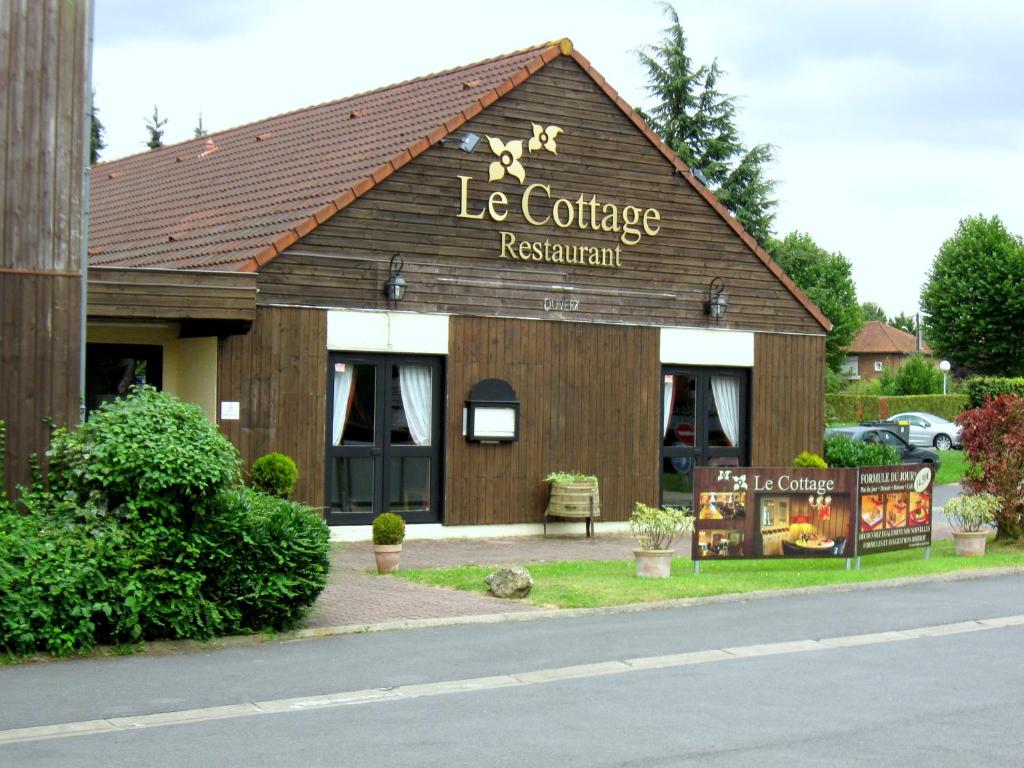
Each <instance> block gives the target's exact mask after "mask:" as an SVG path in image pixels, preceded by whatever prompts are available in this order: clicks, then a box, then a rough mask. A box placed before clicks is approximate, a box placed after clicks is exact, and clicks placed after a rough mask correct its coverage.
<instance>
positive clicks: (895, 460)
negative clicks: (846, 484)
mask: <svg viewBox="0 0 1024 768" xmlns="http://www.w3.org/2000/svg"><path fill="white" fill-rule="evenodd" d="M901 460H902V457H901V456H900V454H899V452H898V451H897V450H896V449H895V448H890V447H889V446H888V445H882V444H881V443H864V442H861V441H860V440H851V439H850V438H848V437H845V436H842V435H837V436H835V437H826V438H825V462H826V463H827V464H828V465H829V466H830V467H876V466H884V465H890V464H899V463H900V461H901Z"/></svg>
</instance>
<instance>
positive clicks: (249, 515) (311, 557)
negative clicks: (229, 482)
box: [200, 487, 329, 632]
mask: <svg viewBox="0 0 1024 768" xmlns="http://www.w3.org/2000/svg"><path fill="white" fill-rule="evenodd" d="M200 533H201V535H203V536H204V537H205V538H207V539H208V540H209V542H210V545H211V546H210V556H209V557H207V559H206V560H204V562H203V564H202V571H203V573H204V575H205V577H206V584H207V587H206V591H207V592H208V594H210V595H211V597H212V598H213V600H214V602H215V603H216V604H217V605H218V606H221V607H222V610H223V611H224V612H225V615H226V625H227V629H228V631H231V632H239V631H242V630H250V631H260V630H266V629H274V630H281V629H287V628H288V627H291V626H293V625H294V624H295V623H296V622H297V621H298V620H299V619H301V618H302V616H303V615H304V614H305V612H306V611H307V609H308V608H309V607H310V606H311V605H312V604H313V602H314V601H315V600H316V598H317V595H319V594H320V592H321V591H322V590H323V588H324V586H325V585H326V583H327V574H328V568H329V561H328V555H329V541H328V538H329V532H328V529H327V524H326V523H325V522H324V519H323V517H322V516H321V515H318V514H317V513H316V512H314V511H313V510H311V509H310V508H309V507H306V506H303V505H302V504H298V503H296V502H293V501H286V500H285V499H280V498H278V497H276V496H270V495H268V494H265V493H262V492H260V491H255V490H253V489H251V488H245V487H238V488H233V489H231V490H228V491H224V492H222V493H221V494H219V495H218V497H217V499H216V501H215V502H214V504H213V508H212V510H211V514H210V515H209V516H207V517H206V518H204V528H203V530H202V531H201V532H200Z"/></svg>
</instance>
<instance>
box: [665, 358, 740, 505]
mask: <svg viewBox="0 0 1024 768" xmlns="http://www.w3.org/2000/svg"><path fill="white" fill-rule="evenodd" d="M679 374H685V375H689V376H693V377H694V379H695V380H696V396H697V397H696V403H695V404H694V409H695V412H694V419H693V421H694V424H693V445H692V446H670V445H665V432H664V430H662V433H661V437H660V439H659V441H658V442H659V444H660V449H659V461H658V503H659V504H664V503H665V499H664V495H665V490H664V482H663V481H662V477H661V476H662V473H663V472H664V471H665V460H666V459H672V458H677V457H680V456H688V457H690V458H692V459H693V465H694V467H704V466H707V465H708V461H709V460H711V459H715V458H721V457H725V456H735V457H736V459H737V462H738V464H739V466H741V467H743V466H747V465H748V464H749V463H750V431H751V423H750V414H751V407H750V369H749V368H725V367H718V366H715V367H711V366H700V365H677V364H666V363H663V364H662V366H661V376H660V377H659V379H658V381H659V382H662V383H663V382H664V381H665V376H669V375H671V376H677V375H679ZM716 375H728V376H738V377H739V380H740V439H739V443H740V444H739V447H738V448H737V447H729V448H726V447H722V446H711V445H708V429H707V426H708V420H709V412H710V404H709V402H708V400H709V398H708V389H709V386H708V385H709V384H710V382H711V377H712V376H716ZM662 386H663V384H662ZM660 400H661V409H660V412H661V421H660V422H659V423H660V424H664V423H665V399H664V397H660Z"/></svg>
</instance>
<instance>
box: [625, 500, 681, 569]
mask: <svg viewBox="0 0 1024 768" xmlns="http://www.w3.org/2000/svg"><path fill="white" fill-rule="evenodd" d="M629 530H630V533H632V534H633V537H634V538H635V539H636V541H637V545H638V548H637V549H634V550H633V556H634V557H635V558H636V575H637V576H641V577H643V578H647V579H667V578H668V577H669V576H671V575H672V555H674V554H675V550H673V549H672V541H673V539H675V537H676V536H679V535H680V534H683V533H688V532H692V531H693V514H692V512H691V510H690V509H689V508H688V507H660V508H659V507H649V506H647V505H646V504H642V503H641V502H639V501H638V502H637V503H636V506H635V507H634V508H633V514H632V515H631V516H630V518H629Z"/></svg>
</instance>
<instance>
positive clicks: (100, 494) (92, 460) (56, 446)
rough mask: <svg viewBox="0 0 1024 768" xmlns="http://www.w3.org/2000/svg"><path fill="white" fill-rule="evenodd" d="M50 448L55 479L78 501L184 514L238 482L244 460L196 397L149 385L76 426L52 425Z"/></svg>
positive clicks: (103, 505)
mask: <svg viewBox="0 0 1024 768" xmlns="http://www.w3.org/2000/svg"><path fill="white" fill-rule="evenodd" d="M47 456H49V458H50V465H51V468H52V471H53V473H54V479H53V482H54V483H55V484H56V485H58V486H59V487H60V488H61V489H62V490H64V491H68V492H71V493H74V494H75V496H76V498H77V499H78V500H79V501H80V502H84V501H86V500H87V499H93V500H94V501H96V502H97V503H98V504H99V505H100V506H101V507H105V508H107V509H114V508H120V507H125V506H127V507H130V508H132V509H136V510H139V511H141V512H144V513H152V514H162V515H168V516H170V517H172V518H176V517H181V518H183V519H186V520H188V519H191V517H192V516H193V515H194V514H195V513H196V512H197V511H198V510H197V506H201V504H202V502H203V501H204V500H207V499H209V498H212V497H213V495H215V494H216V493H217V491H218V490H220V489H221V488H224V487H226V486H228V485H231V484H233V483H235V482H236V481H237V480H238V477H239V467H240V466H241V460H240V459H239V457H238V451H237V450H236V449H235V447H234V446H233V445H232V444H231V443H230V441H228V439H227V438H226V437H224V435H222V434H221V433H220V432H219V431H218V429H217V425H216V424H211V423H210V422H209V421H208V420H207V419H206V416H205V415H204V414H203V411H202V409H201V408H200V407H199V406H198V405H194V404H193V403H185V402H182V401H181V400H178V399H177V398H176V397H174V396H173V395H168V394H167V393H164V392H158V391H157V390H155V389H153V388H152V387H139V388H136V389H134V390H133V392H132V395H131V396H130V397H127V398H123V399H118V400H115V401H114V402H111V403H104V404H103V405H101V406H100V408H99V409H98V410H96V411H94V412H93V413H92V414H91V415H90V416H89V420H88V421H87V422H85V423H84V424H82V425H81V426H80V427H79V428H78V429H76V430H74V431H67V430H57V431H56V432H55V434H54V438H53V441H52V443H51V446H50V450H49V451H48V452H47Z"/></svg>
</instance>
